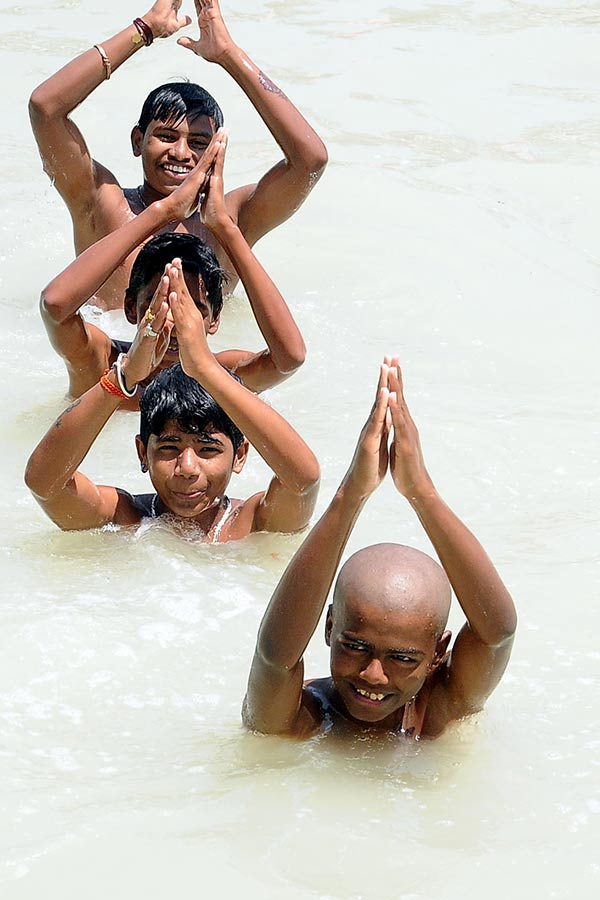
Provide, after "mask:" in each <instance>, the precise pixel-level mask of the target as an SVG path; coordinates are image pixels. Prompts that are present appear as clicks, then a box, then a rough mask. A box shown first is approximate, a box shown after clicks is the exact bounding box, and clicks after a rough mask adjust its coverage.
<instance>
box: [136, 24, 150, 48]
mask: <svg viewBox="0 0 600 900" xmlns="http://www.w3.org/2000/svg"><path fill="white" fill-rule="evenodd" d="M133 24H134V25H135V27H136V28H137V30H138V32H139V35H140V37H141V39H142V40H143V42H144V43H145V45H146V47H149V46H150V44H151V43H152V41H153V40H154V35H153V34H152V29H151V28H150V26H149V25H148V23H147V22H144V20H143V19H134V20H133ZM132 41H133V42H134V44H137V43H139V41H137V40H136V38H135V36H134V37H133V38H132Z"/></svg>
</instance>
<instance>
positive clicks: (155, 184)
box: [131, 116, 216, 196]
mask: <svg viewBox="0 0 600 900" xmlns="http://www.w3.org/2000/svg"><path fill="white" fill-rule="evenodd" d="M215 131H216V128H215V123H214V122H213V120H212V119H211V118H209V116H195V117H194V118H191V119H183V120H182V121H180V122H178V123H174V122H161V121H159V120H157V119H152V121H151V122H150V124H149V125H148V127H147V128H146V131H145V132H144V133H143V134H142V132H141V130H140V129H139V128H138V127H137V126H136V127H135V128H134V129H133V131H132V133H131V141H132V147H133V153H134V155H135V156H141V157H142V166H143V169H144V179H145V180H146V182H147V183H148V184H149V185H150V187H152V188H153V189H154V190H155V191H156V192H157V193H159V194H162V196H167V195H168V194H170V193H172V192H173V191H174V190H175V189H176V188H177V187H179V185H180V184H181V183H182V181H184V180H185V178H187V176H188V175H189V174H190V172H191V171H192V169H193V168H194V166H195V165H196V163H197V162H198V161H199V160H200V157H201V156H202V154H203V153H204V151H205V150H206V148H207V147H208V145H209V144H210V142H211V139H212V137H213V135H214V133H215Z"/></svg>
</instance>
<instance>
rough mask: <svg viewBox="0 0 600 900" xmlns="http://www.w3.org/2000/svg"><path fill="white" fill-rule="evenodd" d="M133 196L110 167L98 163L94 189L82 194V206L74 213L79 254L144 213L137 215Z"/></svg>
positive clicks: (72, 210) (80, 204)
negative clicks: (124, 188) (132, 199)
mask: <svg viewBox="0 0 600 900" xmlns="http://www.w3.org/2000/svg"><path fill="white" fill-rule="evenodd" d="M129 194H130V192H129V191H124V190H123V188H122V187H121V185H120V184H119V182H118V181H117V178H116V177H115V175H113V173H112V172H111V171H110V170H109V169H107V168H106V166H103V165H102V164H101V163H98V162H94V184H93V188H92V189H91V190H89V191H81V192H80V195H79V202H78V203H77V205H76V206H75V204H72V209H71V215H72V218H73V225H74V232H75V249H76V252H77V253H78V254H79V253H82V252H83V251H84V250H87V248H88V247H91V245H92V244H95V243H96V241H99V240H100V238H103V237H105V236H106V235H107V234H111V233H112V232H113V231H116V230H117V228H120V227H121V226H122V225H125V224H126V223H127V222H130V221H131V220H132V219H133V218H134V217H135V216H136V215H137V214H138V213H139V212H141V210H139V209H138V210H135V211H134V208H133V205H132V204H131V203H130V202H129V201H128V196H129Z"/></svg>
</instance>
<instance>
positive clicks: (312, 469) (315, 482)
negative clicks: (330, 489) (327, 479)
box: [297, 453, 321, 506]
mask: <svg viewBox="0 0 600 900" xmlns="http://www.w3.org/2000/svg"><path fill="white" fill-rule="evenodd" d="M320 484H321V467H320V465H319V461H318V460H317V457H316V456H315V455H314V453H311V458H310V459H308V460H307V461H306V465H305V466H304V468H303V472H302V477H301V478H299V479H298V484H297V491H298V493H299V494H301V495H302V497H303V498H304V499H305V500H306V501H307V502H309V503H311V504H312V505H313V506H314V504H315V502H316V499H317V494H318V493H319V486H320Z"/></svg>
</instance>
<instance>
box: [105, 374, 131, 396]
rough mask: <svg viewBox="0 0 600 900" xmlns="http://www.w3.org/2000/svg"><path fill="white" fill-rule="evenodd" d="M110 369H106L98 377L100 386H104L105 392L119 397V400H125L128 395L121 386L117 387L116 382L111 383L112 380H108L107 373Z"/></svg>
mask: <svg viewBox="0 0 600 900" xmlns="http://www.w3.org/2000/svg"><path fill="white" fill-rule="evenodd" d="M110 371H112V369H106V371H105V372H104V373H103V375H102V377H101V379H100V386H101V387H103V388H104V390H105V391H106V393H107V394H114V396H115V397H120V398H121V400H127V399H128V397H127V395H126V394H124V393H123V391H122V390H121V388H119V387H117V385H116V384H113V383H112V381H110V380H109V378H108V377H107V376H108V373H109V372H110Z"/></svg>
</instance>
